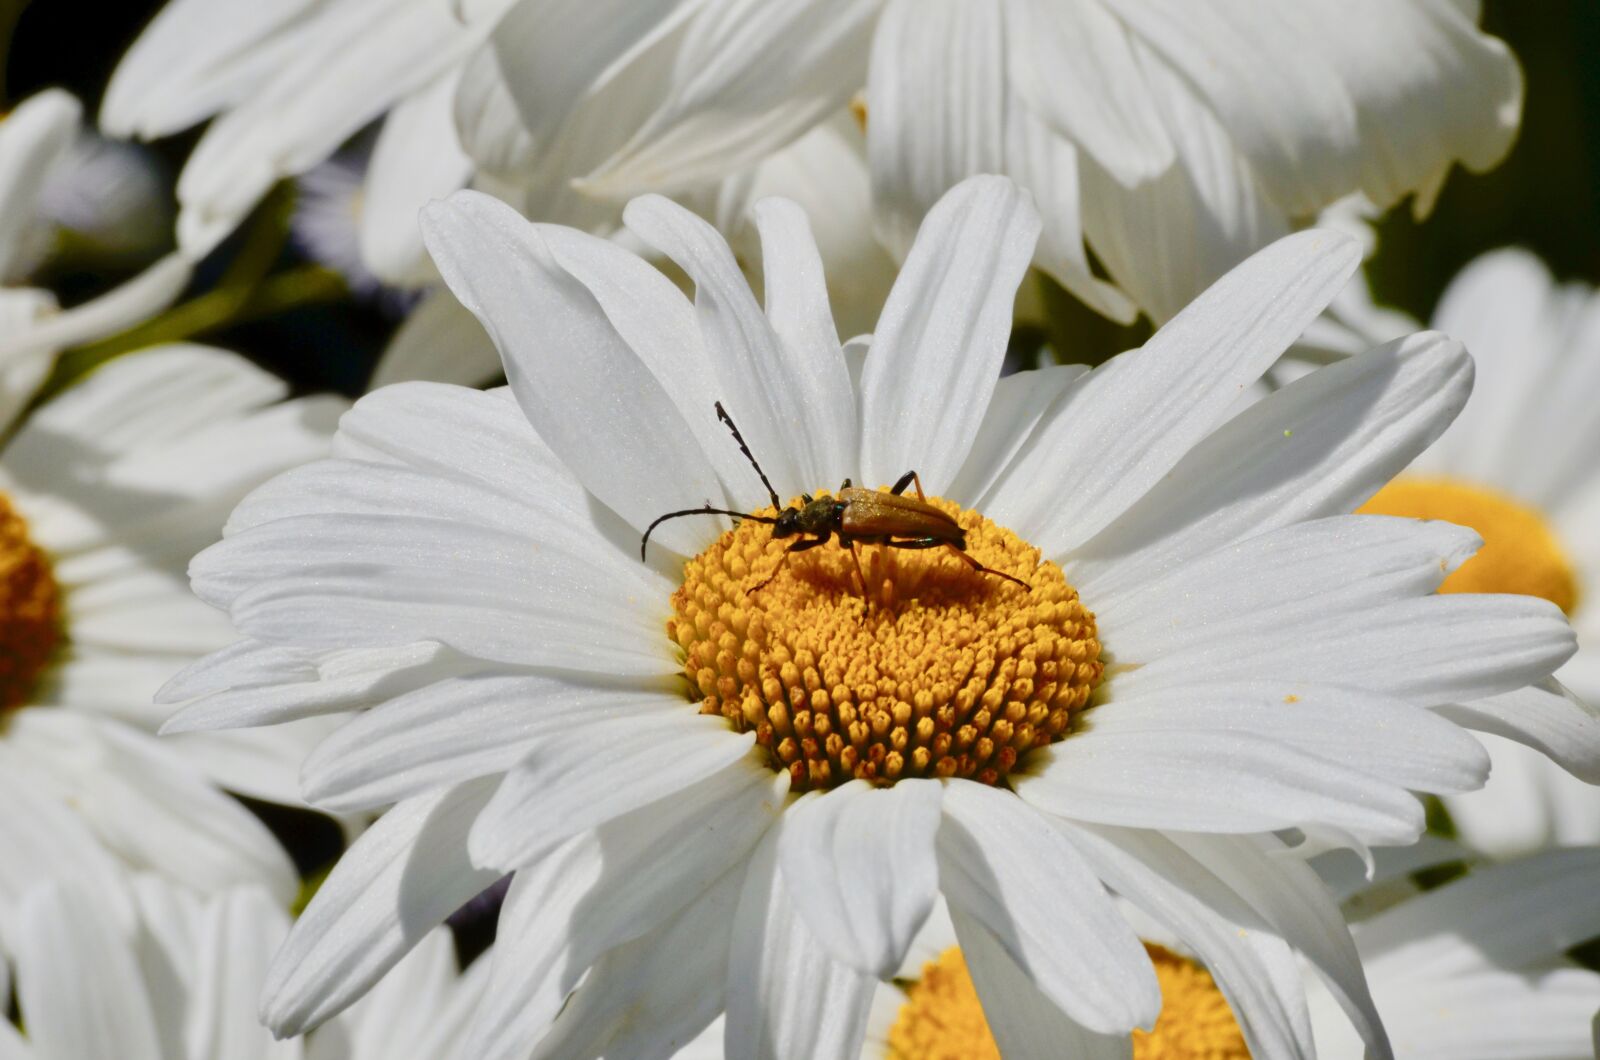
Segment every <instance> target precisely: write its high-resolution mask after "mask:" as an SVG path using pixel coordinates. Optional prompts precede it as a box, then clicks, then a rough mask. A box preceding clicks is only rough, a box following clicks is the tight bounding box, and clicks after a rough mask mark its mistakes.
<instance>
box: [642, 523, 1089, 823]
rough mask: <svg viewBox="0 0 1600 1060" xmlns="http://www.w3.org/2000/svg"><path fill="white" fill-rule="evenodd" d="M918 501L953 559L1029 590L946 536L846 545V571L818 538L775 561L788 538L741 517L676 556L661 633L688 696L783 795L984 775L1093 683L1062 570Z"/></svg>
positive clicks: (1067, 711) (837, 548) (1013, 541)
mask: <svg viewBox="0 0 1600 1060" xmlns="http://www.w3.org/2000/svg"><path fill="white" fill-rule="evenodd" d="M928 503H930V504H933V505H935V506H937V507H939V508H940V509H942V510H944V511H945V512H948V513H949V514H950V515H951V516H953V517H954V518H955V519H956V521H957V522H958V523H959V524H960V526H961V528H962V530H963V531H964V532H965V535H966V544H967V548H966V552H967V555H969V556H971V557H972V558H973V559H975V560H977V561H978V562H979V563H981V564H983V565H984V566H985V567H990V568H992V569H994V570H997V571H1001V572H1004V573H1005V574H1009V575H1012V576H1014V577H1017V578H1020V579H1022V580H1023V581H1025V582H1027V583H1028V584H1029V585H1030V586H1031V588H1030V589H1023V588H1021V587H1019V586H1017V585H1014V584H1012V583H1010V582H1007V581H1005V580H1003V579H1001V578H997V577H995V576H993V575H989V574H983V573H981V572H979V571H975V570H973V569H972V567H971V566H969V565H968V564H967V563H965V562H962V560H961V559H960V557H959V556H956V555H953V554H951V551H950V550H949V549H946V548H938V549H925V550H914V551H913V550H904V549H893V548H887V547H884V546H880V545H862V546H859V547H858V556H859V560H860V564H861V566H860V573H858V571H857V566H856V558H854V557H852V555H851V552H850V549H849V548H847V547H844V546H841V545H839V544H838V543H837V541H834V542H832V543H830V544H828V545H826V546H823V547H820V548H814V549H810V550H807V551H805V552H800V553H796V554H794V555H792V556H790V557H789V559H788V562H787V563H786V564H784V565H783V567H782V569H781V570H780V569H779V564H780V562H781V561H782V559H783V554H784V552H785V550H786V549H787V548H788V547H789V546H790V545H791V544H792V543H793V541H792V540H787V539H782V540H780V539H774V538H773V536H772V528H771V527H770V526H767V525H764V524H761V523H756V522H744V523H741V524H740V525H739V526H737V527H735V528H734V529H732V530H729V531H728V532H726V533H724V534H723V535H722V536H720V537H719V538H718V539H717V540H716V541H715V542H714V543H713V544H712V545H711V547H710V548H708V549H706V550H705V551H704V552H702V553H701V554H700V555H699V556H696V557H695V558H694V559H692V560H690V561H689V563H688V564H687V565H686V566H685V568H684V581H683V586H682V587H681V588H680V589H678V591H677V592H676V593H674V594H673V597H672V606H673V611H674V617H673V618H672V619H671V620H670V621H669V622H668V623H667V632H668V635H669V636H671V637H672V639H673V640H674V641H676V642H677V643H678V644H679V645H680V646H681V647H682V649H683V652H684V674H685V675H686V676H687V678H688V680H689V685H690V688H691V694H692V695H693V696H694V697H695V698H698V699H700V700H701V708H700V710H701V713H704V714H720V715H722V716H723V717H724V718H726V719H728V722H729V724H731V725H732V726H733V727H734V728H735V729H736V730H737V731H740V732H746V731H750V730H754V731H755V733H756V740H757V742H758V743H759V744H760V745H761V746H762V747H763V748H765V750H766V753H767V754H768V756H769V761H770V762H771V765H772V767H773V768H774V769H783V770H787V771H788V773H789V775H790V779H791V782H792V785H793V790H796V791H806V790H810V789H816V788H830V787H835V786H837V785H839V784H843V783H845V782H847V781H849V780H851V779H854V778H860V779H863V780H867V781H871V782H874V783H892V782H893V781H895V780H897V779H899V778H902V777H966V778H969V779H973V780H977V781H980V782H982V783H985V784H998V783H999V782H1000V781H1001V780H1002V779H1003V778H1004V777H1005V775H1006V773H1007V771H1009V770H1010V769H1011V767H1012V766H1013V765H1015V764H1016V762H1017V759H1018V757H1019V756H1020V755H1023V754H1025V753H1027V751H1029V750H1030V749H1032V748H1034V747H1042V746H1044V745H1045V744H1048V743H1050V742H1051V741H1052V740H1056V739H1059V738H1060V737H1061V736H1063V735H1064V734H1065V733H1066V732H1067V730H1068V726H1069V723H1070V721H1071V717H1072V714H1073V712H1075V711H1078V710H1081V709H1082V708H1083V707H1084V706H1085V705H1086V704H1087V703H1088V702H1089V696H1090V693H1092V692H1093V691H1094V687H1095V685H1096V684H1097V683H1098V682H1099V680H1100V676H1101V673H1102V671H1103V667H1102V665H1101V663H1100V642H1099V640H1098V639H1097V638H1096V635H1095V624H1094V616H1093V615H1092V614H1090V613H1089V612H1088V611H1087V610H1085V609H1084V606H1083V604H1082V602H1081V601H1079V599H1078V593H1077V590H1076V589H1074V588H1073V587H1072V586H1071V585H1069V584H1067V581H1066V579H1065V578H1064V577H1063V576H1062V573H1061V569H1060V568H1059V567H1057V566H1056V565H1055V564H1053V563H1047V562H1046V563H1041V562H1040V558H1039V551H1038V549H1035V548H1033V547H1032V546H1030V545H1028V544H1027V543H1025V542H1024V541H1022V540H1021V539H1020V538H1018V537H1017V536H1016V535H1015V534H1013V533H1012V532H1011V531H1009V530H1006V529H1004V528H1002V527H999V526H996V525H995V524H994V523H991V522H990V521H989V520H987V519H985V518H984V517H983V516H981V515H978V514H977V513H976V512H969V511H962V510H961V509H960V508H959V507H958V506H956V505H955V504H952V503H950V502H949V501H945V500H941V499H938V498H930V500H929V502H928ZM770 512H771V510H770V509H768V510H767V512H766V513H758V514H769V513H770ZM774 571H777V576H776V577H774V578H773V579H772V580H771V582H770V583H768V584H766V585H763V584H762V583H763V581H765V580H766V579H767V578H768V577H769V576H770V575H772V574H773V572H774ZM863 577H864V578H865V582H866V585H865V591H864V590H863V585H862V578H863Z"/></svg>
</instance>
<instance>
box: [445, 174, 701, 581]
mask: <svg viewBox="0 0 1600 1060" xmlns="http://www.w3.org/2000/svg"><path fill="white" fill-rule="evenodd" d="M423 233H424V237H425V239H426V240H427V243H428V249H429V250H430V251H431V252H432V254H433V256H434V260H435V262H436V263H437V264H438V265H439V268H440V271H441V272H443V273H444V276H445V282H447V283H448V284H449V285H450V288H451V290H453V291H454V292H455V293H456V297H458V298H460V299H461V302H462V304H463V305H465V306H466V307H467V308H468V309H470V310H472V311H473V313H474V314H476V315H477V317H478V319H479V320H480V321H482V323H483V325H484V327H485V328H486V329H487V330H488V332H489V334H490V335H491V336H492V337H493V338H494V340H495V345H496V346H498V347H499V348H500V352H501V356H502V358H503V359H504V361H505V364H506V376H507V378H508V379H509V380H510V382H511V388H512V391H513V393H515V394H516V396H517V401H518V402H519V403H520V404H521V405H522V407H523V410H524V411H525V412H526V413H527V415H528V418H529V421H530V422H532V423H533V425H534V428H535V429H536V430H537V431H538V432H539V435H540V437H542V438H543V439H544V440H545V442H546V443H547V444H548V445H549V446H550V448H551V450H553V451H554V452H555V453H556V455H557V456H559V457H560V458H561V460H562V461H563V462H564V463H565V464H566V465H567V466H568V467H569V468H571V469H572V470H573V472H574V473H575V474H577V476H578V478H579V479H580V480H582V482H583V484H584V486H585V487H587V488H588V490H589V491H590V492H591V493H593V494H594V495H595V496H596V497H597V498H599V499H600V500H601V501H602V502H604V503H605V504H606V505H607V506H608V507H610V508H611V509H612V510H613V511H615V512H617V513H618V514H619V515H621V516H622V517H623V518H624V519H626V520H627V521H628V522H629V523H631V524H632V525H633V526H634V527H635V528H636V529H639V530H643V529H644V528H645V527H646V526H647V525H649V523H650V521H651V520H652V519H654V518H655V517H656V516H657V515H659V514H661V513H662V512H667V511H673V510H676V509H678V508H681V507H684V506H685V504H686V503H687V504H690V505H692V504H694V503H696V502H703V501H704V500H705V499H707V498H711V499H713V500H715V499H716V498H717V497H718V495H719V493H720V490H719V489H718V486H717V482H716V478H715V476H714V475H713V474H712V473H711V471H710V469H709V468H707V466H706V458H705V454H704V453H703V452H702V451H701V448H700V446H699V445H698V444H697V443H696V442H695V439H694V434H693V433H692V431H691V430H690V429H689V427H688V425H687V424H686V423H685V422H684V419H683V416H682V414H681V413H680V412H679V410H678V409H677V408H676V407H675V406H674V404H673V403H672V401H671V399H670V398H669V397H668V396H667V395H666V394H665V393H664V392H663V391H662V389H661V387H660V385H659V384H658V383H656V381H655V380H654V378H653V377H652V376H651V374H650V371H649V369H648V368H647V367H646V366H645V365H644V364H643V363H642V362H641V361H640V359H639V356H638V354H637V353H636V352H634V351H633V350H632V349H631V348H630V347H629V346H628V345H627V343H626V342H625V341H624V339H623V337H622V336H620V335H619V334H618V333H617V330H616V328H615V327H614V326H613V325H612V324H611V323H610V322H609V321H608V320H607V319H606V317H605V314H604V313H603V312H602V311H601V307H600V306H599V305H598V304H597V303H596V302H595V300H594V298H593V296H592V295H590V294H589V292H588V291H587V290H585V289H584V288H583V287H582V285H580V284H579V283H578V282H577V281H576V280H575V279H574V278H573V276H572V275H571V274H570V273H568V272H567V271H565V270H564V269H562V268H561V267H560V266H559V265H558V264H557V263H556V261H555V260H554V259H553V257H552V256H551V253H550V251H549V249H548V248H547V247H546V246H545V244H544V240H543V239H542V238H541V237H540V235H539V233H538V230H537V229H535V228H534V227H533V226H532V225H530V224H528V223H527V222H526V221H524V220H522V218H521V217H519V216H518V215H517V214H516V212H515V211H514V210H512V209H511V208H510V207H507V206H505V205H503V204H502V203H499V202H497V201H495V200H493V199H490V198H488V197H487V196H483V195H478V194H475V193H470V192H458V193H457V194H455V195H454V196H452V197H451V198H450V199H449V200H447V201H446V202H444V203H439V204H434V205H431V206H429V207H428V209H427V210H426V211H425V212H424V214H423ZM597 419H598V420H599V422H600V423H602V424H603V432H601V431H600V430H599V428H598V427H597ZM600 437H604V438H605V440H606V444H605V445H604V446H598V445H596V444H595V442H596V440H597V439H598V438H600ZM703 537H704V535H703V533H697V532H696V530H695V528H693V527H689V526H687V525H686V524H684V523H682V522H678V523H673V524H669V525H668V526H666V527H665V528H664V529H663V530H662V534H661V539H660V540H661V542H662V544H663V545H664V546H666V547H668V548H672V549H675V550H677V551H679V552H682V553H685V554H691V555H692V554H693V553H694V552H697V551H698V550H699V549H698V545H697V543H698V542H700V541H702V540H703Z"/></svg>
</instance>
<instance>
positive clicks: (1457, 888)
mask: <svg viewBox="0 0 1600 1060" xmlns="http://www.w3.org/2000/svg"><path fill="white" fill-rule="evenodd" d="M1412 867H1422V866H1421V862H1418V863H1416V864H1414V865H1413V866H1412ZM1596 879H1600V848H1596V847H1592V846H1591V847H1584V848H1579V849H1571V850H1559V851H1546V852H1544V853H1542V854H1538V855H1535V856H1532V857H1527V858H1523V859H1521V860H1518V861H1513V862H1510V863H1507V864H1503V865H1494V866H1490V867H1488V868H1480V869H1475V870H1473V871H1472V872H1470V873H1468V874H1467V875H1466V876H1464V877H1462V878H1460V879H1457V880H1454V881H1452V882H1450V883H1447V884H1445V885H1444V886H1443V887H1439V888H1437V889H1435V890H1431V891H1425V892H1422V893H1420V894H1417V895H1415V896H1414V897H1410V898H1406V899H1404V900H1402V901H1400V902H1398V903H1397V904H1394V905H1390V906H1387V907H1386V908H1384V909H1383V910H1382V911H1381V912H1378V913H1376V914H1374V915H1372V916H1370V917H1367V918H1365V919H1361V920H1359V921H1357V922H1355V923H1352V924H1351V934H1352V935H1354V937H1355V942H1356V949H1357V950H1358V951H1359V952H1360V954H1361V963H1362V965H1363V966H1364V967H1365V969H1366V974H1367V983H1368V985H1369V986H1370V987H1371V989H1372V999H1373V1001H1375V1002H1376V1003H1377V1006H1378V1012H1379V1013H1380V1014H1381V1015H1382V1017H1383V1023H1384V1026H1385V1027H1386V1028H1387V1029H1388V1031H1389V1039H1390V1041H1391V1042H1392V1043H1393V1044H1394V1051H1395V1055H1396V1056H1397V1057H1401V1058H1402V1060H1460V1058H1463V1057H1496V1058H1500V1060H1587V1058H1589V1057H1592V1056H1594V1037H1593V1035H1594V1031H1593V1021H1594V1019H1595V1015H1596V1013H1597V1012H1600V974H1597V973H1595V972H1594V971H1592V970H1590V969H1588V968H1584V967H1580V966H1579V965H1577V964H1576V963H1574V962H1573V961H1571V960H1570V959H1568V958H1567V956H1566V952H1565V951H1566V950H1567V949H1568V948H1570V947H1572V946H1575V945H1577V944H1579V943H1581V942H1585V941H1588V940H1591V939H1594V938H1596V937H1600V887H1596V886H1595V881H1596ZM1310 1002H1311V1019H1312V1024H1313V1027H1314V1029H1315V1032H1316V1039H1317V1048H1318V1051H1319V1053H1320V1054H1321V1055H1323V1056H1331V1057H1346V1056H1349V1057H1355V1056H1360V1055H1361V1042H1360V1041H1359V1040H1358V1039H1357V1038H1356V1037H1355V1035H1353V1034H1352V1033H1351V1028H1350V1026H1349V1024H1348V1023H1347V1022H1346V1021H1345V1020H1344V1019H1343V1018H1342V1017H1341V1016H1340V1014H1339V1011H1338V1006H1337V1004H1336V1003H1335V1002H1334V1000H1333V999H1332V998H1331V997H1329V996H1328V995H1327V993H1326V992H1325V991H1321V990H1317V989H1313V991H1312V993H1311V995H1310Z"/></svg>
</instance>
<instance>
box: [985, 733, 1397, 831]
mask: <svg viewBox="0 0 1600 1060" xmlns="http://www.w3.org/2000/svg"><path fill="white" fill-rule="evenodd" d="M1028 769H1029V774H1028V775H1026V776H1018V777H1016V778H1015V781H1014V784H1013V786H1014V787H1015V789H1016V792H1017V794H1018V795H1021V796H1022V798H1023V799H1024V800H1026V801H1027V802H1029V803H1031V804H1033V805H1034V806H1037V807H1038V808H1040V809H1042V810H1044V811H1046V812H1048V813H1053V814H1056V815H1058V816H1061V817H1066V818H1068V819H1070V820H1078V821H1092V822H1095V823H1099V824H1115V825H1125V826H1128V827H1134V828H1170V829H1183V830H1186V831H1194V832H1260V831H1269V830H1273V829H1280V828H1295V827H1309V826H1311V825H1322V826H1327V827H1330V828H1335V829H1338V830H1340V831H1341V832H1344V833H1349V834H1352V835H1355V836H1358V837H1362V838H1364V839H1366V840H1367V841H1369V842H1388V843H1409V842H1413V841H1414V840H1415V839H1416V837H1417V835H1418V834H1419V833H1420V832H1421V831H1422V825H1423V815H1422V806H1421V804H1420V803H1418V802H1417V800H1416V797H1415V796H1413V795H1411V794H1410V793H1409V792H1407V791H1406V790H1405V789H1403V788H1398V787H1392V786H1386V785H1382V784H1379V783H1377V782H1375V781H1374V780H1373V779H1372V778H1371V777H1370V776H1368V775H1367V774H1366V773H1364V772H1363V771H1361V770H1359V769H1356V768H1353V767H1351V766H1348V765H1344V764H1342V763H1339V762H1331V761H1328V760H1326V759H1323V758H1319V757H1317V756H1316V755H1315V754H1312V753H1310V752H1308V751H1303V750H1300V749H1297V748H1291V747H1286V746H1284V745H1283V744H1281V743H1278V742H1276V741H1273V740H1270V739H1267V738H1265V737H1263V736H1258V735H1256V734H1254V733H1250V732H1245V733H1237V732H1229V731H1226V730H1221V729H1219V730H1217V731H1208V732H1192V731H1191V732H1147V733H1138V734H1116V735H1111V734H1108V735H1105V736H1100V737H1094V736H1092V735H1090V734H1085V735H1083V736H1082V737H1079V736H1077V735H1074V736H1072V737H1070V738H1068V739H1066V740H1063V741H1062V742H1060V743H1057V744H1052V745H1051V746H1049V747H1046V748H1042V749H1040V750H1036V751H1034V752H1033V754H1032V755H1031V756H1030V757H1029V759H1028Z"/></svg>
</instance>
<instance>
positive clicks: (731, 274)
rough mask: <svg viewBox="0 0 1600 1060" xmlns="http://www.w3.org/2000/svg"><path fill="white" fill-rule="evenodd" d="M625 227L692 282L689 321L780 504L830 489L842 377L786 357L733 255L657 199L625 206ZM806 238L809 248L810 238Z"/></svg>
mask: <svg viewBox="0 0 1600 1060" xmlns="http://www.w3.org/2000/svg"><path fill="white" fill-rule="evenodd" d="M623 217H624V219H625V220H626V221H627V223H628V227H629V228H630V229H631V230H633V231H634V232H635V233H636V234H638V236H639V237H640V238H641V239H643V240H645V242H647V243H649V244H650V245H651V246H653V247H655V248H656V249H657V250H658V251H660V252H661V253H663V254H665V255H666V256H667V257H669V258H671V259H672V260H673V261H674V262H675V263H677V265H678V266H679V267H680V268H682V269H683V271H684V272H685V273H687V274H688V275H689V278H690V279H691V280H692V281H694V285H695V314H696V318H697V321H698V323H699V327H700V333H701V335H702V336H704V339H705V345H706V354H707V357H708V358H709V360H710V364H711V366H712V375H713V378H714V379H715V382H716V386H717V387H718V389H719V391H720V392H721V395H722V397H721V400H722V402H723V404H724V405H725V406H726V408H727V411H728V414H729V415H730V416H732V417H733V418H734V420H735V421H736V422H737V423H738V424H739V425H740V431H741V433H743V434H744V436H745V439H746V440H747V441H748V442H749V443H750V446H751V449H752V452H753V453H754V454H755V455H756V459H758V460H759V461H760V462H761V465H762V467H763V468H765V469H766V472H767V477H768V478H770V479H771V480H772V481H773V483H774V484H775V485H776V486H778V487H779V493H780V495H781V496H784V497H787V496H789V495H790V493H789V492H785V491H794V490H795V489H796V488H797V487H798V489H800V490H805V491H807V492H809V491H810V490H811V489H812V488H814V487H818V486H822V485H832V484H833V482H832V479H833V477H834V476H838V475H843V474H848V473H849V471H850V469H849V468H847V467H840V454H839V452H838V448H839V445H838V442H837V440H836V436H837V435H838V433H839V431H840V428H841V426H842V425H841V423H840V422H839V416H838V414H837V412H836V411H835V407H834V403H835V402H836V401H837V400H838V398H839V396H840V394H841V392H842V388H841V387H840V386H839V385H838V384H839V383H841V382H844V381H845V380H844V378H843V376H844V373H843V372H842V370H836V371H833V372H831V373H828V374H824V370H825V369H826V368H827V362H821V363H818V364H815V365H808V364H807V363H806V360H809V359H812V356H811V355H812V351H810V350H805V349H793V348H785V346H784V344H783V342H782V341H781V340H780V339H779V338H778V335H777V333H776V332H775V331H774V330H773V327H772V324H771V323H770V322H768V320H767V318H766V316H765V314H763V313H762V311H761V307H760V306H759V305H757V303H756V299H755V295H753V294H752V293H751V292H750V286H749V284H748V282H747V281H746V280H745V278H744V274H743V273H742V272H740V270H739V264H738V262H737V261H735V260H734V257H733V252H732V251H731V250H730V249H729V248H728V245H727V243H726V242H724V241H723V239H722V237H721V236H720V235H719V234H718V233H717V231H716V229H714V228H712V227H711V226H710V225H709V224H707V223H706V222H705V221H703V220H701V219H700V218H699V217H696V216H695V215H694V214H692V213H690V212H689V211H688V210H685V209H684V208H683V207H681V206H679V205H677V204H676V203H674V202H672V201H671V200H669V199H664V198H661V197H660V196H655V195H650V196H645V197H643V198H639V199H635V200H634V201H633V202H631V203H629V204H628V208H627V209H626V210H625V211H624V212H623ZM797 236H798V234H797V233H790V238H796V237H797ZM803 238H804V239H805V240H806V241H807V242H809V241H810V235H809V233H807V234H806V235H805V236H804V237H803ZM798 252H799V253H804V248H800V249H799V251H798ZM842 367H843V363H842V361H840V362H838V368H839V369H842ZM830 381H831V385H830ZM685 414H686V415H687V414H688V411H687V410H685ZM708 419H709V416H708ZM746 480H748V476H746Z"/></svg>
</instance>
